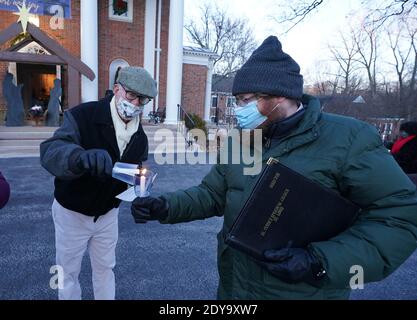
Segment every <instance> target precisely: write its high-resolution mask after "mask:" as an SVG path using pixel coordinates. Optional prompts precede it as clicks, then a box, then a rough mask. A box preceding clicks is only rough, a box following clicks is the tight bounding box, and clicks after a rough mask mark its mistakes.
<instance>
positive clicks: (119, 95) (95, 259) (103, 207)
mask: <svg viewBox="0 0 417 320" xmlns="http://www.w3.org/2000/svg"><path fill="white" fill-rule="evenodd" d="M113 93H114V94H113V95H108V96H106V97H105V98H104V99H102V100H100V101H94V102H88V103H84V104H81V105H79V106H77V107H75V108H72V109H70V110H68V111H66V112H65V114H64V123H63V125H62V126H61V127H60V128H59V129H58V130H57V131H56V132H55V134H54V136H53V137H52V138H50V139H48V140H46V141H45V142H43V143H42V144H41V149H40V153H41V164H42V166H43V167H44V168H45V169H46V170H48V171H49V172H50V173H51V174H52V175H54V176H55V192H54V196H55V200H54V203H53V204H52V217H53V221H54V225H55V243H56V263H57V265H58V266H61V267H62V268H63V275H64V277H63V280H64V281H63V286H62V287H60V288H59V291H58V297H59V299H62V300H64V299H71V300H75V299H81V287H80V283H79V280H78V275H79V273H80V269H81V261H82V258H83V255H84V252H85V251H86V250H87V249H88V251H89V255H90V260H91V267H92V273H93V287H94V297H95V299H97V300H112V299H114V298H115V278H114V273H113V268H114V266H115V264H116V258H115V249H116V243H117V239H118V211H119V209H118V207H119V204H120V200H118V199H116V198H115V197H116V196H117V195H118V194H119V193H121V192H123V191H124V190H126V187H127V185H126V184H125V183H123V182H121V181H118V180H116V179H113V178H112V176H111V174H112V168H113V165H114V163H115V162H118V161H121V162H127V163H134V164H138V165H141V163H142V161H145V160H146V159H147V157H148V139H147V137H146V134H145V132H144V131H143V128H142V126H141V124H140V115H141V113H142V112H143V109H144V106H145V105H146V104H147V103H149V102H150V101H151V100H152V99H153V98H154V97H155V96H156V95H157V89H156V82H155V80H154V79H153V78H152V77H151V75H150V74H149V73H148V72H147V71H146V70H145V69H143V68H140V67H126V68H123V69H121V70H120V72H119V74H118V78H117V82H116V84H115V85H114V88H113Z"/></svg>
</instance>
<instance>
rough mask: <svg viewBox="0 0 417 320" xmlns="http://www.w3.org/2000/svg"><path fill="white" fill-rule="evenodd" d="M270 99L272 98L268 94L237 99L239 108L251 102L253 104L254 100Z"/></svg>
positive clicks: (257, 94)
mask: <svg viewBox="0 0 417 320" xmlns="http://www.w3.org/2000/svg"><path fill="white" fill-rule="evenodd" d="M268 97H270V96H269V95H267V94H263V93H256V94H253V95H251V96H249V97H239V96H237V97H236V105H237V106H239V107H243V106H245V105H246V104H248V103H249V102H251V101H253V100H259V99H261V98H268Z"/></svg>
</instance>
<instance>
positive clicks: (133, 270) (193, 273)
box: [0, 157, 417, 300]
mask: <svg viewBox="0 0 417 320" xmlns="http://www.w3.org/2000/svg"><path fill="white" fill-rule="evenodd" d="M151 158H152V157H151ZM146 165H147V166H149V167H150V168H151V169H153V170H154V171H156V172H158V177H157V180H156V181H155V184H154V188H153V194H154V195H158V194H160V193H163V192H167V191H174V190H177V189H184V188H187V187H190V186H193V185H196V184H198V183H199V182H200V181H201V178H202V177H203V176H204V175H205V174H206V173H207V172H208V171H209V170H210V165H157V164H156V163H155V162H154V161H153V160H149V161H148V162H147V164H146ZM0 171H2V173H3V174H4V175H5V176H6V178H7V180H8V181H9V183H10V184H11V189H12V193H11V199H10V201H9V203H8V204H7V206H6V207H5V208H3V209H2V210H0V245H1V250H0V252H1V253H0V299H1V300H21V299H25V300H29V299H30V300H54V299H57V292H56V290H54V289H52V288H51V287H50V280H51V277H52V276H53V275H54V274H51V273H50V271H51V267H53V266H54V265H55V249H54V228H53V222H52V217H51V204H52V201H53V177H52V176H51V175H50V174H48V172H46V171H45V170H44V169H43V168H42V167H41V166H40V164H39V158H11V159H0ZM129 210H130V208H129V206H128V205H127V204H122V206H121V210H120V214H119V242H118V246H117V251H116V255H117V264H116V267H115V274H116V297H117V299H121V300H130V299H137V300H148V299H152V300H201V299H202V300H211V299H215V298H216V290H217V281H218V275H217V269H216V246H217V243H216V234H217V232H218V231H219V230H220V229H221V225H222V218H217V217H216V218H210V219H207V220H203V221H194V222H189V223H182V224H176V225H160V224H159V223H157V222H151V223H147V224H144V225H136V224H134V222H133V218H132V217H131V215H130V212H129ZM52 271H53V270H52ZM80 282H81V286H82V289H83V293H82V296H83V299H93V291H92V284H91V268H90V263H89V259H88V256H87V255H86V256H85V257H84V260H83V266H82V271H81V274H80ZM351 299H358V300H365V299H417V253H414V254H413V255H412V256H411V257H410V258H409V259H408V260H407V261H406V262H405V263H404V264H403V265H402V266H401V267H400V268H399V269H398V270H397V271H396V272H395V273H394V274H392V275H391V276H390V277H388V278H387V279H385V280H384V281H381V282H378V283H372V284H365V287H364V289H359V290H354V291H353V292H352V295H351Z"/></svg>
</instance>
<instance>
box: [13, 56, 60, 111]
mask: <svg viewBox="0 0 417 320" xmlns="http://www.w3.org/2000/svg"><path fill="white" fill-rule="evenodd" d="M16 67H17V83H18V84H23V89H22V98H23V105H24V108H25V114H26V115H27V114H28V110H29V109H30V108H31V107H33V106H35V105H38V106H41V107H42V108H43V110H44V111H46V109H47V108H48V102H49V96H50V91H51V90H52V88H53V87H54V80H55V79H56V77H57V67H56V66H55V65H40V64H26V63H17V66H16Z"/></svg>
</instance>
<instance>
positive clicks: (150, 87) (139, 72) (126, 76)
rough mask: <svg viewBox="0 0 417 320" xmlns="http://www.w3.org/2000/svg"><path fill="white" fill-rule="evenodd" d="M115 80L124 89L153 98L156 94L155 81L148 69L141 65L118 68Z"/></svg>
mask: <svg viewBox="0 0 417 320" xmlns="http://www.w3.org/2000/svg"><path fill="white" fill-rule="evenodd" d="M116 81H117V83H120V84H121V85H122V86H123V87H125V88H126V89H129V90H131V91H133V92H135V93H138V94H141V95H144V96H147V97H150V98H155V97H156V95H157V94H158V92H157V89H156V81H155V80H154V79H153V78H152V76H151V75H150V73H149V72H148V71H146V70H145V69H144V68H141V67H125V68H122V69H120V71H119V75H118V77H117V80H116Z"/></svg>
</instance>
